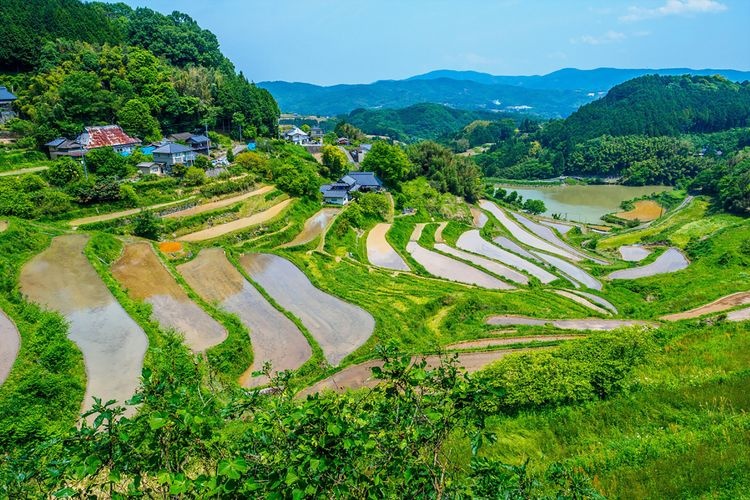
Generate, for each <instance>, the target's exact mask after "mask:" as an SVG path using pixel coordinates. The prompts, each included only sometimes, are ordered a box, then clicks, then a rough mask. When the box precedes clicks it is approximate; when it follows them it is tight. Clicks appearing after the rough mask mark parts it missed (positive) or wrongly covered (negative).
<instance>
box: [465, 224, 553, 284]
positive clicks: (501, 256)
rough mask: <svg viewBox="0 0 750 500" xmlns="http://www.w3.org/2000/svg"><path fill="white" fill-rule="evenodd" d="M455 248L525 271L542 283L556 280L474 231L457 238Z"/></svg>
mask: <svg viewBox="0 0 750 500" xmlns="http://www.w3.org/2000/svg"><path fill="white" fill-rule="evenodd" d="M456 246H457V247H458V248H460V249H462V250H466V251H468V252H472V253H476V254H479V255H482V256H484V257H487V258H488V259H493V260H496V261H498V262H500V263H502V264H505V265H508V266H511V267H515V268H516V269H519V270H521V271H525V272H527V273H529V274H530V275H531V276H534V277H535V278H537V279H538V280H539V281H541V282H542V283H551V282H552V281H555V280H556V279H557V276H555V275H554V274H552V273H549V272H547V271H546V270H544V269H542V268H541V267H539V266H537V265H536V264H533V263H531V262H529V261H528V260H526V259H524V258H521V257H519V256H518V255H516V254H514V253H511V252H508V251H507V250H503V249H502V248H500V247H498V246H497V245H493V244H492V243H490V242H489V241H486V240H485V239H484V238H482V236H481V235H480V234H479V231H478V230H476V229H472V230H471V231H466V232H465V233H464V234H462V235H461V236H459V238H458V241H456Z"/></svg>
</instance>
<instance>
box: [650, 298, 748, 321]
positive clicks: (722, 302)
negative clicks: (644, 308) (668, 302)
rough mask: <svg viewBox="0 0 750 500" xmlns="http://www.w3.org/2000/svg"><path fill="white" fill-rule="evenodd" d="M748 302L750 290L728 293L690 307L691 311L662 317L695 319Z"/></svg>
mask: <svg viewBox="0 0 750 500" xmlns="http://www.w3.org/2000/svg"><path fill="white" fill-rule="evenodd" d="M746 304H750V292H738V293H733V294H731V295H727V296H725V297H722V298H720V299H717V300H714V301H713V302H711V303H709V304H705V305H702V306H700V307H696V308H694V309H690V310H689V311H684V312H681V313H675V314H668V315H667V316H662V317H661V319H664V320H667V321H679V320H681V319H693V318H698V317H700V316H705V315H706V314H713V313H719V312H724V311H727V310H729V309H732V308H735V307H738V306H744V305H746Z"/></svg>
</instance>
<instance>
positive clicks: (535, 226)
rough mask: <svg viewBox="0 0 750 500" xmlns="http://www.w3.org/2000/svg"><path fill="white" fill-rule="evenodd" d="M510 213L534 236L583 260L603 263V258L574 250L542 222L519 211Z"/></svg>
mask: <svg viewBox="0 0 750 500" xmlns="http://www.w3.org/2000/svg"><path fill="white" fill-rule="evenodd" d="M511 215H513V217H514V218H515V219H516V220H517V221H518V222H520V223H521V224H522V225H523V226H524V227H526V229H528V230H529V231H531V232H532V233H534V234H535V235H536V236H538V237H540V238H542V239H543V240H546V241H547V242H549V243H551V244H553V245H555V246H556V247H558V248H561V249H563V250H564V251H566V252H568V253H569V254H570V255H575V256H576V257H580V258H581V259H583V260H586V259H591V260H593V261H594V262H597V263H599V264H604V263H605V262H604V261H603V260H599V259H595V258H593V257H589V256H588V255H586V254H584V253H582V252H580V251H578V250H576V249H575V248H573V247H572V246H570V245H568V244H567V243H565V242H564V241H563V240H561V239H560V238H559V237H558V236H557V235H556V234H555V232H554V231H553V230H552V229H551V228H550V227H548V226H545V225H544V224H540V223H538V222H536V221H533V220H531V219H529V218H528V217H525V216H523V215H521V214H519V213H516V212H511Z"/></svg>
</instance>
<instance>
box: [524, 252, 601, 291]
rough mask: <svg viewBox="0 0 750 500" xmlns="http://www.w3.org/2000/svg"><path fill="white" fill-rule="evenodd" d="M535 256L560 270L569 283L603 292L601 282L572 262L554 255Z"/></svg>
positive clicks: (537, 253)
mask: <svg viewBox="0 0 750 500" xmlns="http://www.w3.org/2000/svg"><path fill="white" fill-rule="evenodd" d="M532 253H533V254H534V255H536V256H537V257H539V258H540V259H542V260H543V261H545V262H547V263H548V264H550V265H551V266H552V267H554V268H556V269H558V270H559V271H560V273H562V274H563V275H564V276H565V277H566V278H568V281H570V282H571V283H573V285H574V286H575V287H576V288H578V286H579V285H583V286H585V287H586V288H592V289H594V290H601V289H602V284H601V282H600V281H599V280H597V279H596V278H594V277H593V276H591V275H590V274H589V273H587V272H586V271H584V270H583V269H581V268H580V267H578V266H576V265H573V264H571V263H570V262H568V261H566V260H564V259H561V258H559V257H555V256H553V255H547V254H546V253H544V252H532Z"/></svg>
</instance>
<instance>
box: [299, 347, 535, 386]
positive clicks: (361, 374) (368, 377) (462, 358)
mask: <svg viewBox="0 0 750 500" xmlns="http://www.w3.org/2000/svg"><path fill="white" fill-rule="evenodd" d="M524 351H526V349H506V350H497V351H486V352H467V353H462V354H459V355H458V364H459V365H460V366H463V367H464V369H465V370H466V371H467V372H468V373H474V372H476V371H479V370H481V369H482V368H484V367H485V366H487V365H489V364H490V363H492V362H494V361H497V360H498V359H502V358H504V357H505V356H507V355H508V354H514V353H519V352H524ZM420 359H422V357H417V356H415V357H414V358H413V360H412V361H417V360H420ZM424 359H425V360H426V361H427V365H428V367H436V366H439V365H440V362H441V360H440V357H439V356H425V357H424ZM376 366H378V367H381V366H383V362H382V361H379V360H372V361H367V362H365V363H360V364H358V365H352V366H347V367H346V368H344V369H343V370H341V371H340V372H338V373H336V374H334V375H331V376H330V377H328V378H325V379H323V380H321V381H319V382H317V383H316V384H314V385H312V386H310V387H308V388H306V389H304V390H303V391H301V392H300V393H299V394H298V396H299V397H305V396H308V395H310V394H315V393H318V392H322V391H325V390H330V391H336V392H343V391H346V390H353V389H362V388H365V387H370V388H371V387H375V386H376V385H377V384H378V382H379V381H378V379H376V378H375V377H374V376H373V375H372V369H373V368H374V367H376Z"/></svg>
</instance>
